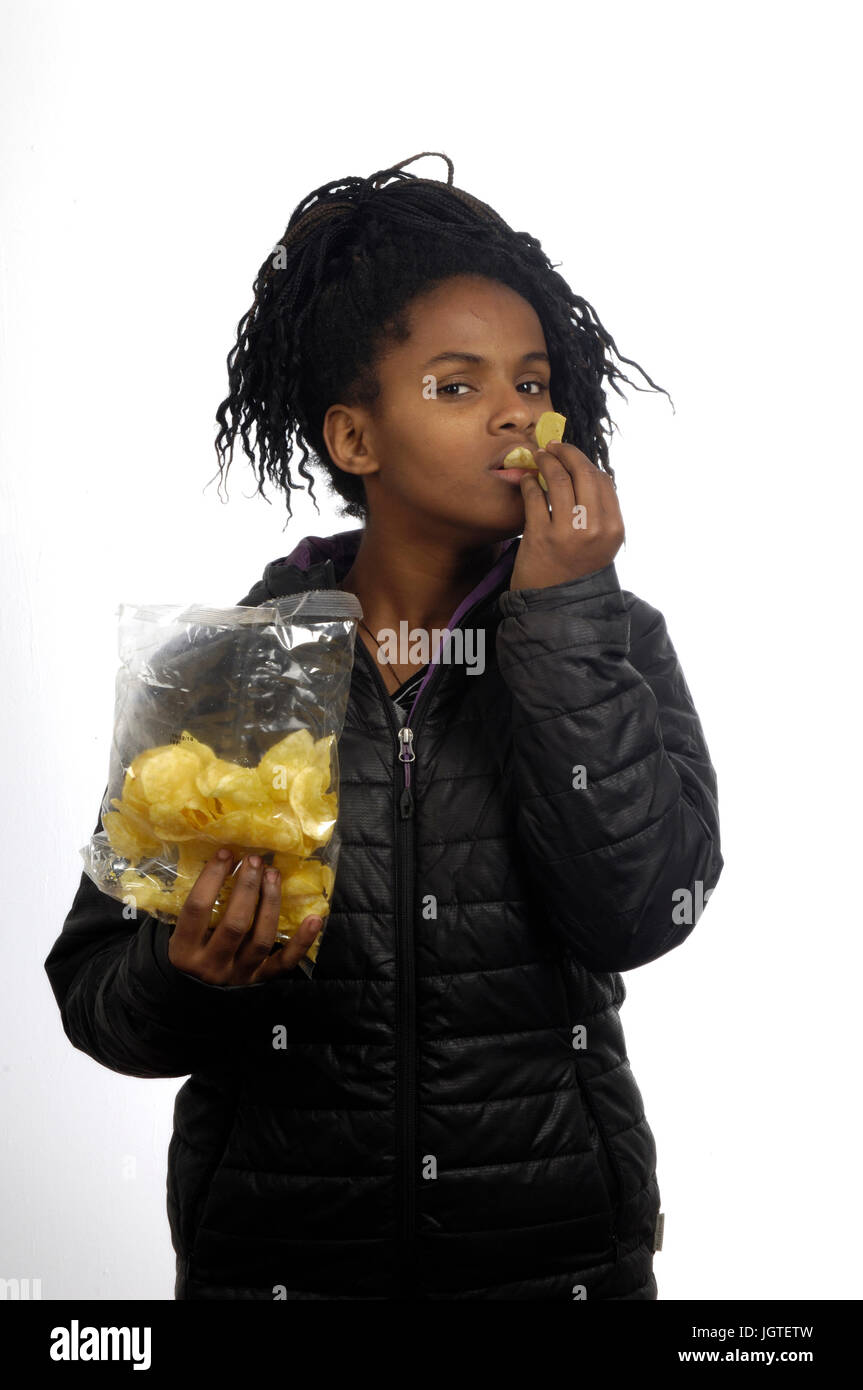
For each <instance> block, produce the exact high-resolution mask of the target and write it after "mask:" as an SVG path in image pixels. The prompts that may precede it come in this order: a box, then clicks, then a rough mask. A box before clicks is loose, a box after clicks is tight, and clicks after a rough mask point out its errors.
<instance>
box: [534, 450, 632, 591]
mask: <svg viewBox="0 0 863 1390" xmlns="http://www.w3.org/2000/svg"><path fill="white" fill-rule="evenodd" d="M536 461H537V463H538V465H539V471H540V472H541V473H542V476H543V477H544V478H545V481H546V482H547V483H548V494H547V497H546V494H545V493H544V492H543V490H542V488H541V487H540V485H539V483H538V481H537V477H536V474H535V473H525V474H524V476H523V478H522V480H521V482H520V484H519V486H520V488H521V495H522V497H523V498H524V516H525V524H524V533H523V535H522V538H521V541H520V543H519V547H518V552H517V554H516V561H515V565H514V566H513V571H512V577H511V579H510V584H509V587H510V589H544V588H546V587H547V586H548V585H550V584H564V583H565V582H566V581H567V580H568V579H578V578H580V577H581V576H582V575H585V574H593V573H594V571H595V570H601V569H604V568H605V566H606V565H608V564H610V563H611V561H612V560H613V559H614V557H615V555H616V554H617V552H618V550H619V549H620V547H621V545H622V544H623V542H624V541H625V540H626V532H625V530H624V525H623V517H622V516H621V512H620V507H619V506H618V502H617V490H616V488H615V486H614V483H613V482H612V480H611V478H610V477H609V476H608V474H607V473H603V471H602V469H601V468H597V467H596V465H595V464H594V463H591V461H590V459H589V458H588V457H587V455H586V454H583V453H582V452H581V450H580V449H576V447H575V445H574V444H560V443H558V442H556V441H552V442H551V443H550V444H549V445H548V447H547V448H545V449H540V450H539V452H538V454H537V455H536ZM549 507H550V508H551V510H550V511H549Z"/></svg>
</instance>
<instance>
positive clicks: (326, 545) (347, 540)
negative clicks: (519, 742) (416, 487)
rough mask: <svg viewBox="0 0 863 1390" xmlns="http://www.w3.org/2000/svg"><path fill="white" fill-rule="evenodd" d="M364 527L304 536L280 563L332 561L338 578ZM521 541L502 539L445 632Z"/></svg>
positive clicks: (432, 667) (490, 584)
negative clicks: (493, 559)
mask: <svg viewBox="0 0 863 1390" xmlns="http://www.w3.org/2000/svg"><path fill="white" fill-rule="evenodd" d="M364 530H365V528H364V527H363V526H357V527H355V528H354V529H353V530H351V531H337V532H336V533H335V535H332V536H306V537H305V539H304V540H301V541H300V543H299V545H298V546H297V547H296V548H295V549H294V550H292V551H291V553H290V555H286V556H285V557H284V559H283V560H281V561H280V562H279V563H281V564H283V565H296V567H297V568H298V569H302V570H307V569H309V568H310V567H311V566H312V565H315V564H319V563H320V562H321V561H323V560H332V562H333V569H334V570H335V573H336V579H337V581H338V580H339V579H341V578H342V576H343V575H344V574H347V572H348V570H349V569H350V563H345V562H346V561H347V562H351V561H353V559H354V558H355V556H356V553H357V550H358V549H359V544H360V540H361V538H362V535H363V531H364ZM520 540H521V537H520V536H512V537H510V539H509V540H508V541H506V542H505V544H504V548H503V550H502V551H501V554H500V556H499V557H498V559H497V561H496V562H495V564H494V565H492V567H491V569H490V570H489V572H488V574H487V575H486V576H485V578H484V579H481V580H480V582H479V583H478V584H477V585H476V586H475V587H474V588H473V589H471V591H470V593H469V594H468V596H467V598H464V599H462V601H461V603H460V604H459V606H458V608H457V609H456V610H455V612H454V613H453V615H452V617H451V618H450V620H449V622H448V623H447V630H448V631H451V630H452V629H453V628H454V627H455V626H456V625H457V624H458V622H459V619H460V618H462V617H463V616H464V614H465V613H466V612H467V611H468V609H470V608H472V607H473V605H474V604H475V603H478V602H479V600H480V599H482V598H484V597H485V596H486V594H489V593H491V591H492V589H493V588H494V587H495V585H496V584H497V582H498V580H499V579H500V578H501V576H502V575H503V574H504V573H505V571H506V569H507V567H508V566H509V565H510V564H511V563H512V559H513V556H512V548H513V546H515V545H518V543H519V541H520ZM442 646H443V643H442V642H441V644H440V646H439V647H438V649H437V651H436V652H435V654H434V656H433V657H432V659H431V661H430V662H429V669H428V670H427V671H426V674H425V676H424V677H423V680H422V681H421V683H420V686H419V689H418V690H417V693H416V695H415V696H414V702H413V704H412V705H411V707H410V711H409V713H408V716H407V719H406V720H405V727H406V728H409V727H410V722H411V719H412V718H413V713H414V710H415V709H416V706H417V700H419V698H420V696H421V695H422V693H423V690H424V689H425V687H426V685H427V683H428V681H429V680H431V678H432V676H433V675H434V673H435V671H436V670H437V659H438V656H439V655H440V649H441V647H442ZM402 751H404V750H402ZM402 761H403V762H404V765H405V786H406V787H409V786H410V776H411V774H410V761H409V760H407V759H402Z"/></svg>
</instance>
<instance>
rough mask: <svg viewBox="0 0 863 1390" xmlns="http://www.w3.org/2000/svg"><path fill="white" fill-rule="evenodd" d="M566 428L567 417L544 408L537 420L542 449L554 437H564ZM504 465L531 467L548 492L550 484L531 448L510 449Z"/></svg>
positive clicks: (537, 440) (538, 439) (539, 443)
mask: <svg viewBox="0 0 863 1390" xmlns="http://www.w3.org/2000/svg"><path fill="white" fill-rule="evenodd" d="M565 429H566V417H565V416H564V415H561V414H559V413H558V411H556V410H544V411H543V413H542V415H540V417H539V419H538V420H537V422H536V442H537V444H538V446H539V448H540V449H544V448H545V447H546V445H547V444H550V443H551V441H552V440H553V439H555V440H557V441H558V442H559V441H561V440H562V439H563V432H564V430H565ZM503 462H504V467H508V468H530V469H531V470H534V471H535V472H536V476H537V480H538V482H539V485H540V487H541V488H542V490H543V492H548V484H547V483H546V481H545V478H544V477H543V476H542V474H541V473H540V471H539V465H538V464H537V462H536V459H535V458H534V456H533V454H532V453H531V452H530V449H525V448H524V447H523V446H522V445H519V447H518V448H517V449H510V451H509V453H508V454H507V456H506V458H505V459H504V461H503Z"/></svg>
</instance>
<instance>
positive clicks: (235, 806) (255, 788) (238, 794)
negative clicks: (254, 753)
mask: <svg viewBox="0 0 863 1390" xmlns="http://www.w3.org/2000/svg"><path fill="white" fill-rule="evenodd" d="M195 787H196V790H197V791H198V792H199V793H200V794H201V795H202V796H204V797H207V798H213V797H216V798H218V800H219V801H220V802H221V803H222V805H223V806H224V808H225V810H226V811H236V810H239V809H240V808H242V807H246V806H259V805H260V804H261V782H260V779H259V778H258V775H257V771H256V769H255V768H253V767H240V765H239V764H238V763H229V762H225V760H224V759H223V758H213V760H212V762H209V763H207V764H206V765H205V766H203V767H202V766H201V765H200V763H199V764H197V775H196V777H195Z"/></svg>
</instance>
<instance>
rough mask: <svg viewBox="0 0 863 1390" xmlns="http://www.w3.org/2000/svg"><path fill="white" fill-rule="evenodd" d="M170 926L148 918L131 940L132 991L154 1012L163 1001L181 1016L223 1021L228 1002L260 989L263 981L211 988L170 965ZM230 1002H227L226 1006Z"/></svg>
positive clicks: (262, 986)
mask: <svg viewBox="0 0 863 1390" xmlns="http://www.w3.org/2000/svg"><path fill="white" fill-rule="evenodd" d="M172 930H173V926H172V924H171V923H169V922H162V921H160V920H159V919H158V918H155V917H150V916H149V915H148V916H147V918H146V919H145V920H144V921H143V922H142V923H141V925H140V926H139V928H138V930H137V932H136V933H135V936H134V938H133V940H134V947H133V956H134V959H133V960H132V962H131V965H132V970H133V972H134V979H135V988H136V991H140V993H141V995H142V996H144V997H145V998H146V999H147V1000H148V1001H149V1003H150V1004H151V1005H153V1006H154V1007H156V1008H158V1007H159V1006H162V1007H163V1006H164V1003H165V1001H166V1000H167V1001H168V1002H169V1003H171V1004H176V1005H178V1006H180V1007H181V1009H182V1012H183V1013H184V1014H185V1013H191V1014H193V1015H194V1016H195V1017H198V1018H207V1017H209V1018H212V1019H213V1021H217V1020H220V1019H224V1016H225V1010H226V1009H228V1008H230V1007H231V1002H233V1001H236V1002H237V1003H239V1002H240V1000H241V999H242V1000H245V999H247V998H248V996H249V995H250V994H251V992H252V991H253V990H260V989H264V988H265V986H266V983H267V982H266V981H260V982H258V983H256V984H249V985H214V984H210V983H209V982H208V981H207V980H199V979H198V978H197V976H195V975H188V974H187V973H186V972H185V971H184V970H180V969H179V967H178V966H176V965H174V963H173V962H172V961H171V959H170V958H169V956H168V942H169V940H170V937H171V932H172ZM229 1001H231V1002H229Z"/></svg>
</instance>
